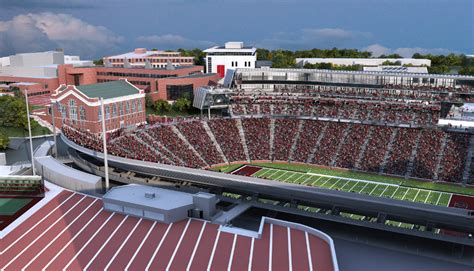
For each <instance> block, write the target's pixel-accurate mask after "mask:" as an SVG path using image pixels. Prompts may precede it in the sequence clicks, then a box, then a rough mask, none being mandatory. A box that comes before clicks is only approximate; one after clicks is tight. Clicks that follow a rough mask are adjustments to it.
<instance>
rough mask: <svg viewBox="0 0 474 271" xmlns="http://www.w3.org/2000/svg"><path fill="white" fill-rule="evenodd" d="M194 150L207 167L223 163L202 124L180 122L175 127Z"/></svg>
mask: <svg viewBox="0 0 474 271" xmlns="http://www.w3.org/2000/svg"><path fill="white" fill-rule="evenodd" d="M176 127H177V128H178V130H179V131H180V132H181V133H182V134H183V135H184V137H186V139H187V140H188V141H189V143H191V145H192V146H193V147H194V149H195V150H196V151H197V152H198V153H199V154H200V155H201V157H202V158H203V159H204V160H206V163H207V164H209V165H216V164H220V163H224V160H223V159H222V156H221V155H220V153H219V151H218V150H217V148H216V146H215V145H214V143H213V142H212V140H211V138H210V137H209V135H208V134H207V132H206V130H205V129H204V127H203V126H202V122H201V121H198V120H195V121H190V122H180V123H178V124H177V125H176Z"/></svg>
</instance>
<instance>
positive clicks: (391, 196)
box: [389, 186, 400, 199]
mask: <svg viewBox="0 0 474 271" xmlns="http://www.w3.org/2000/svg"><path fill="white" fill-rule="evenodd" d="M398 189H400V186H399V187H397V189H395V191H393V194H392V195H390V197H389V198H391V199H392V198H393V196H394V195H395V194H396V193H397V191H398Z"/></svg>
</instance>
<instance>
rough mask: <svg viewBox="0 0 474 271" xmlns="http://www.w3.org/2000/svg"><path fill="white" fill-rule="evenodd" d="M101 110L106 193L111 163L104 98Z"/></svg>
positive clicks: (101, 99) (101, 102)
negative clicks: (108, 159) (108, 151)
mask: <svg viewBox="0 0 474 271" xmlns="http://www.w3.org/2000/svg"><path fill="white" fill-rule="evenodd" d="M100 110H101V112H102V116H101V119H102V145H103V147H104V169H105V191H109V162H108V161H107V138H106V133H105V110H104V98H100Z"/></svg>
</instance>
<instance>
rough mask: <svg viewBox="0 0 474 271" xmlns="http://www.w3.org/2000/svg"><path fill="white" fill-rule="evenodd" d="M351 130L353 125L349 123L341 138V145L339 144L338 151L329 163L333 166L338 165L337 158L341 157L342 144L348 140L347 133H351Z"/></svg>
mask: <svg viewBox="0 0 474 271" xmlns="http://www.w3.org/2000/svg"><path fill="white" fill-rule="evenodd" d="M351 130H352V125H347V127H346V129H344V132H343V133H342V137H341V140H340V141H339V145H338V146H337V149H336V152H335V153H334V156H333V158H332V159H331V162H330V164H329V165H330V166H331V167H333V166H335V165H336V161H337V158H338V157H339V152H340V151H341V149H342V146H343V145H344V142H345V141H346V138H347V135H349V133H350V132H351Z"/></svg>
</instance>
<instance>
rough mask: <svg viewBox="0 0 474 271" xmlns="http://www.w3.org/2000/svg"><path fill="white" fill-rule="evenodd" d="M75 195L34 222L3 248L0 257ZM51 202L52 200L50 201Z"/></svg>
mask: <svg viewBox="0 0 474 271" xmlns="http://www.w3.org/2000/svg"><path fill="white" fill-rule="evenodd" d="M74 195H76V193H72V194H71V195H70V196H69V197H68V198H66V200H64V201H63V202H61V204H59V205H58V206H56V208H54V209H53V210H51V212H49V213H48V215H46V216H45V217H43V218H42V219H41V220H40V221H38V222H36V224H35V225H33V227H31V228H30V229H29V230H27V231H26V232H25V233H23V234H22V235H21V236H20V237H18V238H17V239H16V240H15V242H13V243H11V244H10V245H9V246H8V247H7V248H5V249H4V250H3V251H2V252H0V255H2V254H3V253H5V252H6V251H7V250H9V249H10V248H11V247H12V246H14V245H15V244H16V243H17V242H18V241H20V240H21V239H22V238H23V237H24V236H25V235H27V234H28V233H29V232H30V231H32V230H33V229H34V228H36V226H38V225H39V224H40V223H41V222H43V221H44V220H45V219H46V218H48V217H49V216H50V215H51V214H52V213H53V212H54V211H56V210H57V209H58V208H59V207H61V206H62V205H63V204H64V203H66V202H67V201H68V200H69V199H70V198H71V197H72V196H74ZM51 200H54V198H53V199H51Z"/></svg>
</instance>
